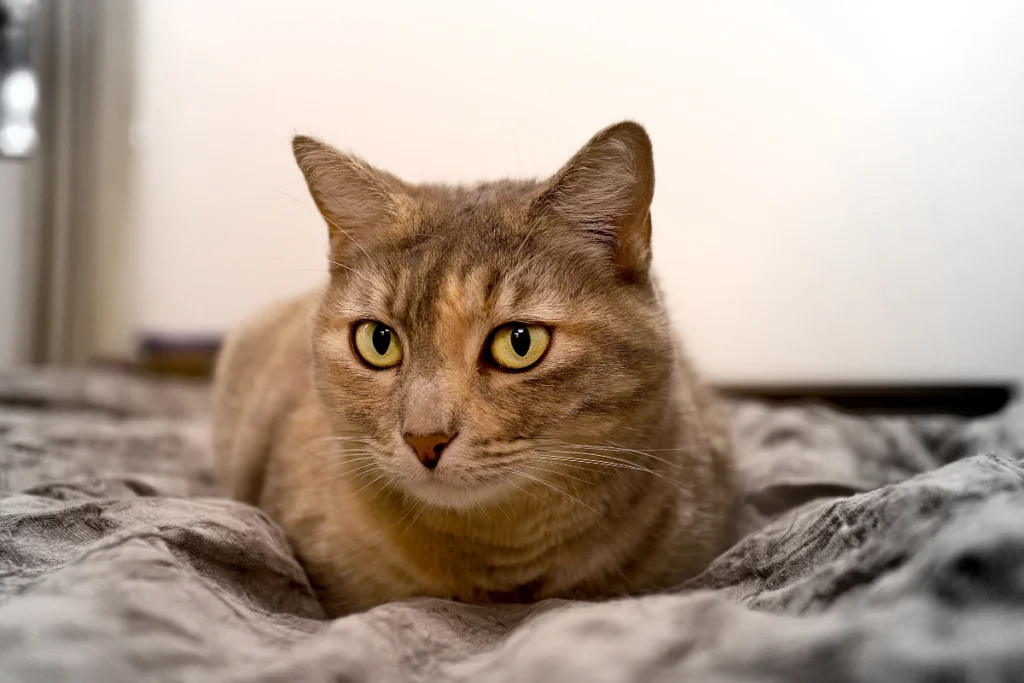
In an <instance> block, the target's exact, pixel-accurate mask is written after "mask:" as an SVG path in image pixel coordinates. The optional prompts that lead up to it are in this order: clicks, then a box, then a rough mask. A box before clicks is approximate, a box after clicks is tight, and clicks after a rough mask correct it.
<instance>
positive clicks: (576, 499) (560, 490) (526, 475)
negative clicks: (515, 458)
mask: <svg viewBox="0 0 1024 683" xmlns="http://www.w3.org/2000/svg"><path fill="white" fill-rule="evenodd" d="M515 474H518V475H519V476H521V477H526V478H527V479H530V480H532V481H535V482H537V483H538V484H540V485H542V486H547V487H548V488H550V489H551V490H552V491H557V492H558V493H560V494H562V495H563V496H565V497H566V498H567V499H569V500H571V501H573V502H575V503H579V504H580V505H582V506H583V507H585V508H587V509H588V510H590V511H591V512H593V513H594V514H595V515H596V514H600V513H599V512H598V511H597V510H595V509H594V508H592V507H590V506H589V505H587V504H586V503H584V502H583V501H582V500H580V499H579V498H576V497H574V496H573V495H572V494H570V493H569V492H568V491H565V490H563V489H561V488H559V487H558V486H555V485H554V484H552V483H551V482H549V481H545V480H544V479H541V478H540V477H535V476H533V475H532V474H528V473H526V472H522V471H518V470H517V471H516V472H515Z"/></svg>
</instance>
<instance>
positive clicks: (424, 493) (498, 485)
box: [400, 472, 510, 510]
mask: <svg viewBox="0 0 1024 683" xmlns="http://www.w3.org/2000/svg"><path fill="white" fill-rule="evenodd" d="M400 486H401V488H402V489H403V491H404V492H405V493H406V494H407V495H409V496H410V497H412V498H413V499H415V500H416V501H418V502H420V503H426V504H427V505H430V506H433V507H439V508H445V509H448V510H479V509H480V508H481V507H484V506H487V505H489V504H491V503H497V502H500V501H502V500H504V499H505V498H507V497H508V495H509V488H510V486H509V484H508V483H507V482H506V481H504V480H494V481H469V482H467V481H458V480H454V479H453V478H451V477H450V476H445V475H444V473H442V472H430V473H424V475H423V476H418V477H412V478H409V479H404V478H403V480H402V481H400Z"/></svg>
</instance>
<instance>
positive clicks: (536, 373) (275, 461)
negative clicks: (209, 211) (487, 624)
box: [215, 122, 735, 614]
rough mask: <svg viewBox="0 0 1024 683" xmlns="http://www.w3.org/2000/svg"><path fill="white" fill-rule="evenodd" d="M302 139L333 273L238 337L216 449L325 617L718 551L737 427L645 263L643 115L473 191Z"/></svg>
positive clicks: (572, 580)
mask: <svg viewBox="0 0 1024 683" xmlns="http://www.w3.org/2000/svg"><path fill="white" fill-rule="evenodd" d="M293 147H294V152H295V158H296V160H297V161H298V165H299V167H300V168H301V170H302V173H303V174H304V175H305V179H306V181H307V183H308V185H309V190H310V192H311V194H312V197H313V200H314V202H315V203H316V206H317V208H318V209H319V211H320V213H321V214H322V215H323V217H324V218H325V219H326V221H327V224H328V228H329V232H330V248H329V251H330V254H329V263H330V278H329V281H328V282H327V283H326V284H325V286H324V287H323V288H321V289H319V290H317V291H316V292H312V293H310V294H308V295H306V296H302V297H299V298H296V299H293V300H290V301H286V302H283V303H279V304H277V305H275V306H271V307H270V308H268V309H266V310H264V311H262V312H260V313H259V314H257V315H256V316H255V317H253V318H251V319H250V320H248V321H247V322H246V323H245V324H243V325H242V326H241V328H240V329H238V330H237V331H235V332H234V333H233V334H232V335H231V336H230V338H229V340H228V342H227V344H226V346H225V349H224V351H223V354H222V356H221V359H220V361H219V364H218V369H217V377H216V388H215V410H216V418H215V422H216V426H215V447H216V454H217V460H218V466H219V470H220V474H221V477H222V481H223V483H224V484H225V485H226V486H227V487H228V488H229V490H230V491H231V492H232V494H233V495H234V496H235V497H236V498H238V499H241V500H243V501H248V502H251V503H254V504H257V505H259V506H260V507H262V508H263V509H264V510H265V511H266V512H267V513H268V514H269V515H270V517H271V518H273V519H274V520H276V521H277V522H279V523H280V524H281V525H282V527H283V528H284V530H285V532H286V533H287V535H288V538H289V540H290V541H291V543H292V544H293V547H294V548H295V551H296V553H297V554H298V556H299V558H300V559H301V560H302V562H303V563H304V565H305V567H306V569H307V572H308V574H309V576H310V577H311V579H312V581H313V583H314V585H315V586H316V587H317V588H318V590H319V591H320V594H321V597H322V599H323V602H324V604H325V606H326V608H327V610H328V611H329V612H331V613H333V614H344V613H347V612H351V611H354V610H362V609H366V608H369V607H372V606H374V605H378V604H381V603H384V602H387V601H392V600H400V599H403V598H410V597H414V596H438V597H444V598H452V599H456V600H462V601H467V602H475V603H485V602H499V601H531V600H537V599H542V598H548V597H569V598H583V599H586V598H597V597H604V596H616V595H624V594H635V593H638V592H645V591H650V590H658V589H663V588H667V587H671V586H673V585H675V584H678V583H679V582H680V581H682V580H684V579H686V578H688V577H690V576H693V575H694V574H696V573H698V572H699V571H701V570H702V569H703V568H704V567H705V566H706V565H707V563H708V562H709V561H710V560H711V559H712V558H713V557H714V556H715V554H716V553H717V552H719V551H721V550H722V549H723V545H724V544H725V543H726V542H727V538H728V535H729V530H730V526H731V512H732V506H733V501H734V496H735V490H734V476H733V463H732V455H731V450H730V442H729V436H728V427H727V423H726V419H725V416H724V413H723V410H722V408H721V407H720V405H719V404H718V403H717V402H716V401H715V399H714V397H713V396H712V395H711V394H710V392H709V391H708V390H707V389H705V388H704V387H703V386H702V385H701V384H700V382H699V380H698V378H697V377H696V376H695V373H694V370H693V368H692V367H691V365H690V364H689V362H688V361H687V359H686V357H685V356H684V355H683V353H682V351H681V348H680V347H679V346H678V345H677V344H676V342H675V340H674V338H673V335H672V333H671V331H670V326H669V322H668V319H667V317H666V312H665V309H664V307H663V305H662V302H661V298H660V296H659V292H658V289H657V287H656V284H655V282H654V279H653V276H652V273H651V268H650V263H651V217H650V205H651V200H652V198H653V194H654V166H653V157H652V151H651V144H650V140H649V138H648V136H647V133H646V132H645V131H644V129H643V128H642V127H641V126H639V125H637V124H635V123H632V122H623V123H619V124H617V125H614V126H611V127H610V128H607V129H605V130H603V131H601V132H600V133H598V134H597V135H596V136H594V138H592V139H591V140H590V142H588V143H587V144H586V145H585V146H584V147H583V148H582V149H581V150H580V151H579V152H578V153H577V154H576V155H575V156H574V157H573V158H572V159H571V160H570V161H569V162H568V163H567V164H566V165H565V166H564V167H563V168H562V169H561V170H559V171H558V172H557V173H556V174H555V175H554V176H553V177H552V178H550V179H548V180H545V181H543V182H536V181H530V182H522V181H502V182H493V183H483V184H478V185H474V186H470V187H448V186H440V185H413V184H409V183H406V182H403V181H402V180H400V179H398V178H396V177H395V176H393V175H391V174H389V173H386V172H383V171H379V170H377V169H374V168H373V167H371V166H369V165H368V164H366V163H365V162H363V161H362V160H360V159H358V158H355V157H353V156H349V155H346V154H343V153H342V152H339V151H338V150H336V149H334V148H332V147H330V146H328V145H327V144H325V143H323V142H319V141H317V140H315V139H312V138H309V137H305V136H299V137H296V138H295V140H294V142H293Z"/></svg>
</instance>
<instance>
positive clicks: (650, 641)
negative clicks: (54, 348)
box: [0, 371, 1024, 683]
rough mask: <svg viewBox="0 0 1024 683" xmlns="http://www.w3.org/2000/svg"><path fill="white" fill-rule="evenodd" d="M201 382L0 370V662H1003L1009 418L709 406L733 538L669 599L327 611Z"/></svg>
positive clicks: (338, 671) (1012, 650) (172, 673)
mask: <svg viewBox="0 0 1024 683" xmlns="http://www.w3.org/2000/svg"><path fill="white" fill-rule="evenodd" d="M208 408H209V406H208V396H207V389H206V387H205V386H202V385H189V384H177V383H167V382H162V383H157V382H154V381H147V380H142V379H137V378H132V377H128V376H124V375H117V374H103V373H53V372H42V371H33V372H19V373H13V374H12V373H7V374H3V375H0V681H3V682H4V683H18V682H32V683H35V682H38V681H78V682H91V681H95V682H103V683H111V682H116V681H131V682H138V681H203V682H205V681H210V682H212V681H218V682H219V681H264V682H267V683H269V682H271V681H275V682H276V681H282V682H283V681H325V682H326V681H351V682H361V681H410V682H411V681H423V682H441V683H445V682H448V681H473V682H481V683H488V682H498V681H530V682H544V681H552V682H554V681H609V682H611V681H703V682H710V683H713V682H716V681H751V682H752V681H836V682H843V681H962V680H977V681H986V682H988V681H1004V680H1005V681H1016V680H1020V681H1024V463H1022V461H1021V457H1022V455H1024V437H1022V433H1024V430H1022V428H1021V427H1022V425H1024V418H1022V417H1021V415H1020V411H1018V410H1016V409H1013V408H1011V409H1009V410H1007V411H1006V412H1004V413H1003V414H1001V415H997V416H993V417H989V418H984V419H976V420H967V419H962V418H956V417H948V416H928V417H913V418H910V417H854V416H851V415H846V414H843V413H840V412H837V411H834V410H831V409H829V408H827V407H825V406H820V405H808V404H804V405H794V406H789V407H770V406H767V405H762V404H759V403H756V402H736V403H733V404H731V409H732V411H733V417H734V431H735V435H736V442H737V446H738V449H739V451H740V464H741V475H742V480H743V485H744V498H743V504H742V524H743V527H744V529H745V530H746V532H747V534H746V536H745V537H744V538H743V539H742V540H741V541H740V542H739V543H738V544H737V545H736V546H734V547H733V548H732V549H731V550H729V551H728V552H726V553H725V554H724V555H723V556H721V557H720V558H719V559H718V560H717V561H716V562H715V563H714V564H713V565H712V566H711V567H710V568H709V569H708V570H707V571H706V572H705V573H704V574H702V575H701V576H699V577H697V578H696V579H694V580H692V581H690V582H689V583H688V584H686V585H684V586H681V587H680V588H679V590H678V591H675V592H673V593H671V594H663V595H656V596H647V597H641V598H632V599H626V600H617V601H611V602H605V603H601V604H585V603H571V602H566V601H547V602H543V603H539V604H536V605H532V606H491V607H476V606H468V605H462V604H458V603H453V602H448V601H442V600H432V599H422V600H414V601H409V602H403V603H395V604H389V605H384V606H382V607H378V608H376V609H373V610H370V611H369V612H366V613H362V614H355V615H352V616H349V617H345V618H342V619H337V620H334V621H331V620H328V619H326V618H325V616H324V613H323V611H322V610H321V608H320V606H319V605H318V603H317V601H316V598H315V596H314V594H313V592H312V590H311V589H310V586H309V584H308V582H307V580H306V578H305V576H304V575H303V572H302V570H301V568H300V567H299V565H298V564H297V563H296V561H295V559H294V558H293V556H292V554H291V552H290V551H289V549H288V545H287V543H286V541H285V539H284V537H283V535H282V533H281V531H280V529H278V528H277V527H276V526H275V525H274V524H273V523H271V522H269V521H268V520H267V519H266V518H265V517H264V516H263V515H262V514H261V513H260V512H259V511H257V510H255V509H253V508H251V507H248V506H245V505H242V504H239V503H236V502H232V501H229V500H225V499H223V498H221V497H218V494H217V489H216V484H215V482H214V479H213V477H212V470H211V462H210V452H209V421H208V420H209V418H208Z"/></svg>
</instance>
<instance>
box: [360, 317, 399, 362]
mask: <svg viewBox="0 0 1024 683" xmlns="http://www.w3.org/2000/svg"><path fill="white" fill-rule="evenodd" d="M355 346H356V352H357V353H358V354H359V356H360V357H361V358H362V359H363V360H365V361H366V362H367V363H369V364H370V365H372V366H373V367H375V368H393V367H394V366H396V365H398V363H399V361H401V360H402V345H401V343H400V342H399V341H398V336H397V335H396V334H395V333H394V331H392V329H391V328H390V327H388V326H387V325H385V324H384V323H378V322H373V321H370V320H368V321H366V322H362V323H359V325H357V326H356V332H355Z"/></svg>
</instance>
